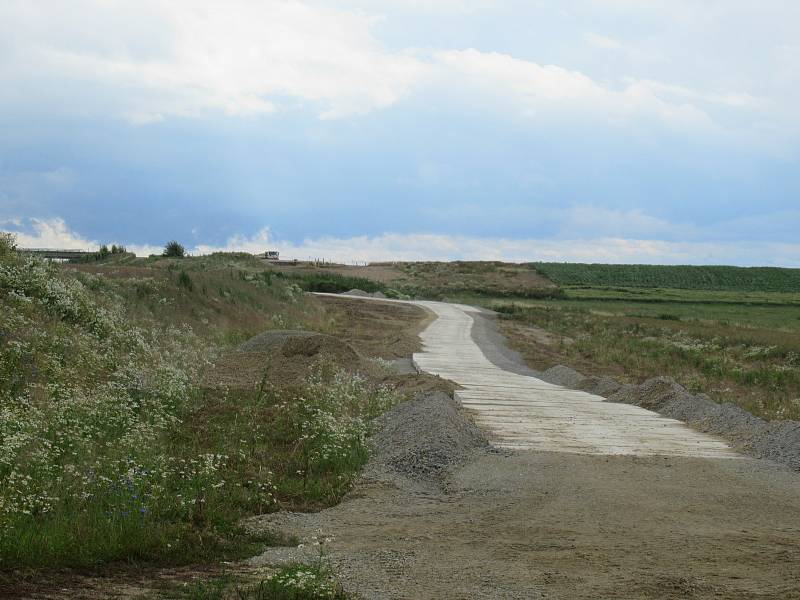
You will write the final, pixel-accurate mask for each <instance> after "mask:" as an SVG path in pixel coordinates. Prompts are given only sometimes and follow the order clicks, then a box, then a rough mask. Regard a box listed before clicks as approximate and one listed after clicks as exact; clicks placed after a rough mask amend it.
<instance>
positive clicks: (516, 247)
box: [5, 219, 800, 267]
mask: <svg viewBox="0 0 800 600" xmlns="http://www.w3.org/2000/svg"><path fill="white" fill-rule="evenodd" d="M14 221H16V222H19V221H18V220H14ZM5 223H9V221H8V220H7V221H5ZM12 224H13V223H12ZM30 225H31V227H30V229H29V230H26V229H25V228H16V229H15V228H9V230H10V231H11V232H12V233H15V234H16V235H17V238H18V241H19V245H20V246H21V247H37V248H41V247H50V248H76V249H77V248H81V249H83V248H85V249H92V250H94V249H96V248H98V246H99V244H98V242H97V241H96V240H90V239H87V238H85V237H84V236H81V235H80V234H78V233H76V232H74V231H72V230H70V229H69V227H68V226H67V225H66V223H65V222H64V220H63V219H50V220H45V219H30ZM114 243H117V244H120V242H119V241H116V242H114ZM124 245H125V246H126V247H127V249H128V250H129V251H132V252H135V253H136V254H137V255H139V256H147V255H149V254H160V253H161V251H162V247H160V246H152V245H137V244H130V243H129V244H124ZM187 249H188V251H189V252H190V253H191V254H209V253H211V252H251V253H253V254H258V253H262V252H264V251H266V250H279V251H280V252H281V257H282V258H287V259H291V258H297V259H298V260H307V259H309V258H312V259H314V258H319V259H325V260H331V261H336V262H341V263H353V262H369V261H393V260H397V261H416V260H442V261H448V260H503V261H509V262H529V261H539V260H541V261H568V262H598V263H650V264H733V265H744V266H750V265H775V266H784V267H800V244H799V243H778V242H758V241H722V242H673V241H663V240H658V239H638V238H624V237H613V236H607V237H604V236H596V237H585V238H569V237H564V238H542V239H505V238H488V237H468V236H459V235H443V234H430V233H416V234H415V233H411V234H396V233H385V234H382V235H377V236H354V237H350V238H337V237H330V236H325V237H320V238H317V239H306V240H303V241H302V242H300V243H293V242H288V241H283V240H277V239H273V238H272V235H271V234H270V230H269V228H264V229H262V230H260V231H258V232H257V233H256V234H255V235H253V236H245V235H236V236H233V237H231V238H230V239H229V240H228V241H227V242H226V243H225V244H220V245H212V244H199V245H197V246H195V247H193V248H187Z"/></svg>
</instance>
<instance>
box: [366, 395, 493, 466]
mask: <svg viewBox="0 0 800 600" xmlns="http://www.w3.org/2000/svg"><path fill="white" fill-rule="evenodd" d="M377 425H378V428H379V431H378V433H376V434H375V435H374V436H373V438H372V441H373V444H374V453H373V455H372V458H371V459H370V464H369V465H368V470H367V473H366V474H367V476H370V475H373V476H374V474H375V473H376V472H380V471H389V472H391V473H395V474H399V475H404V476H406V477H410V478H412V479H419V480H428V481H436V480H438V479H440V478H441V477H442V476H443V475H444V474H445V473H446V472H447V471H449V470H450V469H452V468H453V467H454V466H456V465H459V464H462V463H464V462H466V461H467V460H468V458H469V457H471V456H473V454H474V453H475V452H478V451H482V450H483V451H486V450H488V449H489V442H488V440H487V439H486V437H485V436H484V434H483V432H481V430H480V429H478V428H477V427H476V426H475V425H474V424H473V423H472V422H471V421H469V419H467V418H466V417H465V416H464V415H463V414H462V413H461V412H459V409H458V404H457V402H456V401H455V400H453V399H452V398H450V397H449V396H448V395H447V394H444V393H442V392H434V393H430V394H421V395H419V396H418V397H417V398H416V399H414V400H409V401H408V402H404V403H402V404H399V405H398V406H396V407H394V408H393V409H392V410H390V411H389V412H388V413H386V414H385V415H383V416H382V417H381V418H380V419H379V420H378V422H377Z"/></svg>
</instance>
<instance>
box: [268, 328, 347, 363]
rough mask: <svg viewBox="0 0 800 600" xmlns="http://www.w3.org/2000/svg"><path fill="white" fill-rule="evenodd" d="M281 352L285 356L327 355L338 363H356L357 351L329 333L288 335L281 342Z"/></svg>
mask: <svg viewBox="0 0 800 600" xmlns="http://www.w3.org/2000/svg"><path fill="white" fill-rule="evenodd" d="M281 354H283V355H284V356H286V357H287V358H291V357H295V356H296V357H302V356H304V357H308V358H310V357H312V356H320V355H328V356H331V357H333V358H335V359H336V360H337V362H339V363H344V364H348V363H356V362H358V360H359V356H358V353H357V352H356V351H355V350H354V349H353V347H352V346H350V344H348V343H346V342H343V341H341V340H340V339H338V338H335V337H333V336H330V335H321V334H318V335H312V336H303V337H290V338H289V339H287V340H286V341H285V342H284V343H283V347H282V348H281Z"/></svg>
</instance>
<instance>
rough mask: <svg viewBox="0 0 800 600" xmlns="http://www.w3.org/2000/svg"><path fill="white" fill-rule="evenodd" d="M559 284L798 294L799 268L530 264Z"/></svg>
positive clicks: (799, 286) (799, 283)
mask: <svg viewBox="0 0 800 600" xmlns="http://www.w3.org/2000/svg"><path fill="white" fill-rule="evenodd" d="M531 267H532V268H533V269H534V270H536V272H538V273H540V274H541V275H543V276H544V277H547V278H548V279H550V280H551V281H553V282H554V283H556V284H558V285H560V286H591V287H627V288H631V287H644V288H673V289H684V290H721V291H724V290H727V291H733V292H793V293H800V269H782V268H775V267H748V268H745V267H725V266H672V265H602V264H581V263H531Z"/></svg>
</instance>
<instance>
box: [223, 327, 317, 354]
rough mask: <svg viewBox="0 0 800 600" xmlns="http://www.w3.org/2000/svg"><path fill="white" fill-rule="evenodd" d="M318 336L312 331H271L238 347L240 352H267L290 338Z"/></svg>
mask: <svg viewBox="0 0 800 600" xmlns="http://www.w3.org/2000/svg"><path fill="white" fill-rule="evenodd" d="M315 335H319V334H318V333H314V332H313V331H302V330H300V329H273V330H271V331H265V332H264V333H260V334H258V335H257V336H255V337H251V338H250V339H249V340H247V341H246V342H244V343H242V344H240V345H239V350H241V351H242V352H269V351H271V350H273V349H275V348H276V347H279V346H282V345H283V344H284V342H286V340H288V339H292V338H304V337H312V336H315Z"/></svg>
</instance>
